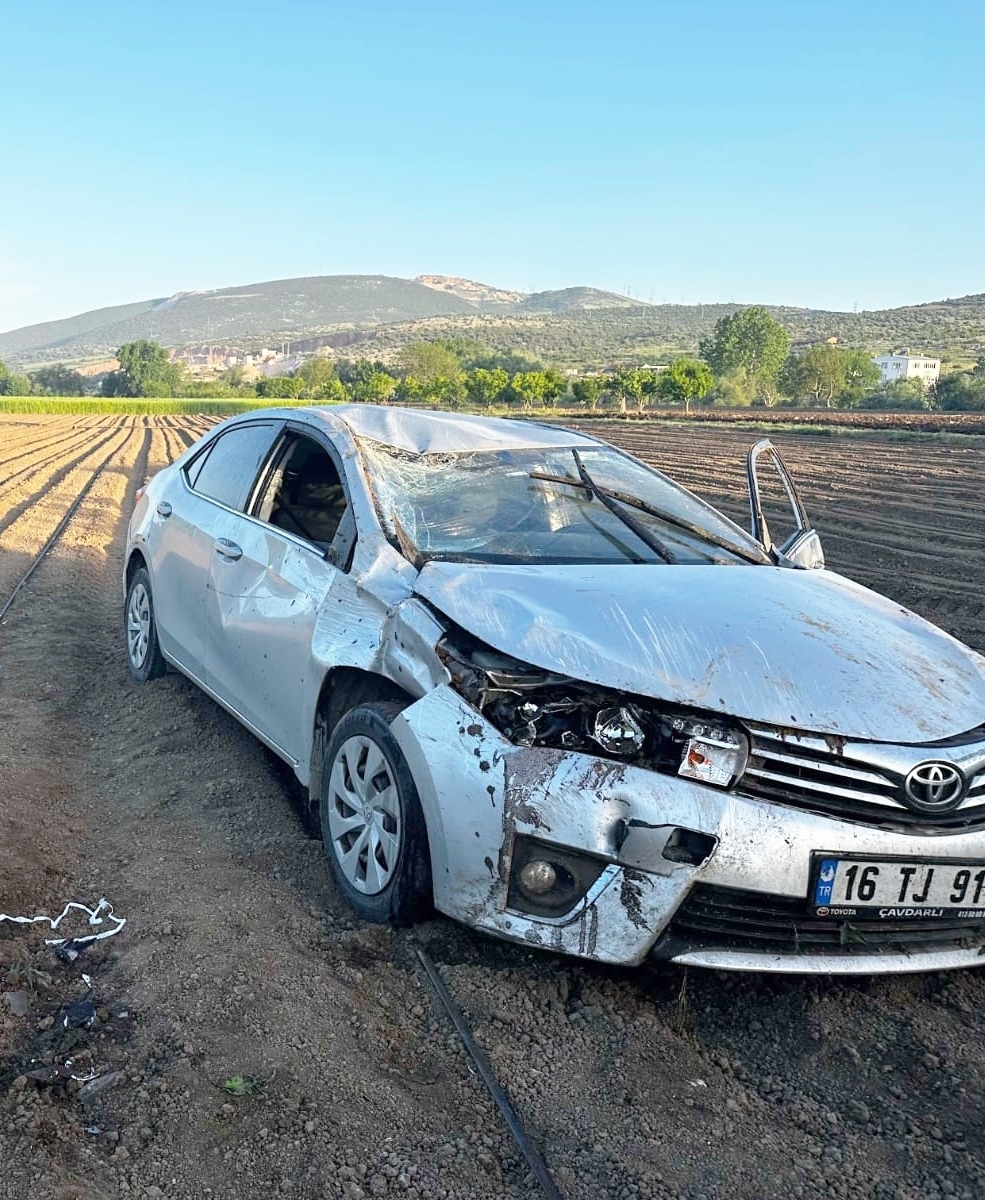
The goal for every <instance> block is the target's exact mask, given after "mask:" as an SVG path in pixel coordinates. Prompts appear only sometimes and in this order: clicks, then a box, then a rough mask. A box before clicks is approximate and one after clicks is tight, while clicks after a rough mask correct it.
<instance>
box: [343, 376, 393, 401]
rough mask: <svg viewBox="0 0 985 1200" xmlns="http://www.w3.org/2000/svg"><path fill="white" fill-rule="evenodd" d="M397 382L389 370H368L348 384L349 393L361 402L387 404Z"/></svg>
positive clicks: (391, 397)
mask: <svg viewBox="0 0 985 1200" xmlns="http://www.w3.org/2000/svg"><path fill="white" fill-rule="evenodd" d="M399 382H400V381H399V380H398V379H396V378H395V377H394V376H393V375H391V374H390V373H389V371H370V372H369V373H368V374H367V375H366V377H365V378H364V379H360V380H357V381H356V382H355V383H353V384H351V385H350V387H349V394H350V395H351V397H352V399H353V400H355V401H358V402H359V403H361V404H389V403H390V401H391V400H392V399H393V395H394V392H396V390H397V384H398V383H399Z"/></svg>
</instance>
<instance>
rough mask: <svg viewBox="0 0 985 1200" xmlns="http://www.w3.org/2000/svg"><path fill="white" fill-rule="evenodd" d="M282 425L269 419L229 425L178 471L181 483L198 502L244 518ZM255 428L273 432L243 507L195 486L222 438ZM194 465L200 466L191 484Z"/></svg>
mask: <svg viewBox="0 0 985 1200" xmlns="http://www.w3.org/2000/svg"><path fill="white" fill-rule="evenodd" d="M284 425H285V422H284V421H283V420H282V419H274V420H271V419H270V418H267V419H266V420H256V421H243V422H241V423H237V424H235V425H229V426H227V427H226V428H223V429H221V430H219V431H218V432H217V433H216V434H215V436H214V437H210V438H209V439H208V441H207V442H206V444H205V445H204V446H202V448H201V449H200V450H199V451H198V452H197V453H196V454H195V455H193V457H192V458H190V459H189V460H188V462H187V463H185V464H184V465H183V466H182V468H181V471H180V474H181V479H182V482H183V483H184V485H185V487H186V488H187V489H188V490H189V491H190V492H192V493H193V494H194V495H195V496H197V497H198V498H199V499H200V500H207V501H208V503H209V504H215V505H217V507H219V508H221V509H224V510H225V511H226V512H231V513H236V514H237V515H239V516H241V517H242V516H246V515H247V513H246V509H247V508H248V507H249V505H250V504H251V503H252V500H253V495H254V492H255V490H256V485H257V480H258V479H259V478H260V477H261V476H262V475H264V473H265V472H266V470H267V467H268V464H269V462H270V460H271V458H272V457H273V454H274V451H275V450H276V448H277V446H278V445H279V444H280V440H281V436H282V434H283V431H284ZM255 427H269V428H270V429H271V430H272V431H273V432H272V434H271V439H270V447H269V449H268V450H267V453H266V454H265V455H264V457H263V459H262V460H261V462H260V465H259V467H258V468H257V472H256V474H255V475H254V476H253V479H252V481H251V483H250V485H249V487H248V488H247V491H246V499H245V500H244V507H242V508H234V507H233V506H232V505H231V504H227V503H226V502H225V501H224V500H218V499H217V498H216V497H215V496H210V495H209V494H208V492H203V491H201V490H200V489H199V488H198V486H197V485H198V479H199V476H200V475H201V473H202V471H203V470H204V468H205V465H206V463H207V462H208V459H209V457H210V455H211V454H212V451H213V450H214V449H215V447H216V446H217V445H218V444H219V442H220V441H221V440H222V439H223V438H224V437H226V436H227V435H228V434H231V433H235V432H236V431H237V430H241V429H250V428H255ZM196 464H200V465H198V470H197V472H196V473H195V482H194V483H192V481H191V478H190V475H191V472H192V470H193V468H194V467H195V466H196Z"/></svg>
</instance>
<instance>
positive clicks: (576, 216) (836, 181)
mask: <svg viewBox="0 0 985 1200" xmlns="http://www.w3.org/2000/svg"><path fill="white" fill-rule="evenodd" d="M3 33H4V42H5V48H6V53H5V55H4V72H3V91H2V94H0V148H2V158H3V161H4V164H5V171H4V177H3V181H2V184H0V330H7V329H12V328H16V327H18V326H21V325H26V324H30V323H33V322H35V321H42V320H48V319H53V318H57V317H61V316H68V315H71V314H73V313H76V312H80V311H83V310H85V309H88V308H97V307H100V306H102V305H105V304H117V303H119V304H122V303H127V302H129V301H133V300H142V299H147V298H149V297H155V296H167V295H170V294H172V293H173V292H175V291H179V290H186V289H195V288H203V289H205V288H213V287H226V286H231V285H236V284H243V283H251V282H256V281H260V280H264V279H276V278H285V277H289V276H294V275H319V274H341V273H373V274H376V273H380V274H388V275H400V276H404V277H413V276H415V275H418V274H425V273H427V274H430V273H434V274H446V275H463V276H466V277H468V278H472V279H478V280H481V281H483V282H485V283H490V284H494V285H497V286H500V287H507V288H517V289H521V290H524V291H527V290H542V289H546V288H560V287H567V286H573V285H576V284H588V285H592V286H595V287H601V288H608V289H611V290H614V291H620V292H626V291H628V292H630V293H631V294H632V295H634V296H637V297H639V298H640V299H642V300H652V301H654V302H656V303H660V302H662V301H670V302H675V303H679V302H683V303H698V302H713V301H729V300H734V301H739V302H750V303H751V302H757V301H758V302H764V303H788V304H796V305H804V306H808V307H814V308H837V309H845V310H848V309H851V308H853V307H854V306H855V305H857V306H858V307H859V308H861V309H871V308H881V307H886V306H892V305H899V304H908V303H919V302H922V301H929V300H934V299H940V298H943V297H946V296H960V295H964V294H967V293H969V292H981V291H985V220H983V215H982V214H983V208H985V155H983V153H982V149H983V133H985V5H982V4H981V3H980V2H978V0H974V2H973V0H937V2H935V3H933V4H931V3H929V0H928V2H925V3H922V4H913V3H909V2H908V0H896V2H893V3H890V2H889V0H853V2H851V3H844V2H842V0H834V2H831V3H827V4H825V5H802V4H794V3H787V4H784V5H780V4H776V3H772V2H771V0H764V2H763V3H760V4H758V5H747V4H739V3H724V2H720V0H707V2H702V0H691V2H690V3H687V4H684V3H679V4H665V3H661V2H659V0H651V2H650V3H642V2H637V0H614V2H612V3H608V4H602V3H582V2H580V0H568V2H567V3H560V2H555V0H526V2H521V0H501V2H499V3H491V2H488V0H487V2H486V3H484V4H467V3H462V2H461V0H458V2H456V3H437V2H433V0H419V2H418V3H416V4H410V3H406V2H403V3H390V2H389V0H386V2H376V3H374V2H373V0H364V2H363V3H361V4H353V3H350V4H347V5H339V4H332V3H325V2H324V0H323V2H321V3H301V2H299V0H284V2H282V3H280V4H278V5H268V4H260V3H255V2H253V0H240V2H239V3H228V2H217V0H199V2H196V3H191V2H186V0H169V3H167V4H150V3H147V2H146V0H127V2H126V3H122V2H121V3H116V2H109V0H89V2H88V3H86V4H79V5H72V4H68V3H66V2H64V0H62V2H60V3H57V2H56V3H49V4H47V5H44V6H40V5H36V4H35V3H33V2H29V0H8V4H7V5H5V6H4V21H3Z"/></svg>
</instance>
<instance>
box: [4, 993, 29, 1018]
mask: <svg viewBox="0 0 985 1200" xmlns="http://www.w3.org/2000/svg"><path fill="white" fill-rule="evenodd" d="M3 998H4V1000H6V1001H7V1005H8V1007H9V1008H10V1012H11V1015H12V1016H15V1017H26V1016H27V1009H28V1005H29V1004H30V1002H31V993H30V992H29V991H27V990H26V988H19V989H18V990H17V991H16V992H4V994H3Z"/></svg>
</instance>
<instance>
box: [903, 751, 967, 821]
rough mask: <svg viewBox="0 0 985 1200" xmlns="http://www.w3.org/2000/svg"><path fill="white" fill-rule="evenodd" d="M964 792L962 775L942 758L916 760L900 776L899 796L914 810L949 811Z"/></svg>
mask: <svg viewBox="0 0 985 1200" xmlns="http://www.w3.org/2000/svg"><path fill="white" fill-rule="evenodd" d="M964 792H965V779H964V776H963V775H962V774H961V772H960V771H959V770H958V768H957V767H954V766H952V765H951V764H950V763H945V762H925V763H920V764H918V765H917V766H915V767H914V768H913V770H912V771H911V772H910V773H909V775H907V777H906V779H904V780H903V799H904V800H905V802H906V803H907V804H908V805H909V806H910V808H913V809H916V811H917V812H923V813H941V812H950V811H951V809H952V808H957V807H958V805H959V804H960V803H961V801H962V800H963V799H964Z"/></svg>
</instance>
